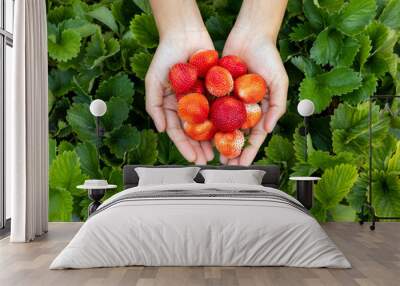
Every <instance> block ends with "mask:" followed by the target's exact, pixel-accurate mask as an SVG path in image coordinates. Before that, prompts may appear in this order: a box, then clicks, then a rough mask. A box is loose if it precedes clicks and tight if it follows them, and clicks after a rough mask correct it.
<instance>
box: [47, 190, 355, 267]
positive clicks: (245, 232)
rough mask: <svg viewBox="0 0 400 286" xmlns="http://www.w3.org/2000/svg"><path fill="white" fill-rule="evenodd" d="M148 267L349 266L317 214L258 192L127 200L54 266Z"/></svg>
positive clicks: (87, 228)
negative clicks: (264, 197)
mask: <svg viewBox="0 0 400 286" xmlns="http://www.w3.org/2000/svg"><path fill="white" fill-rule="evenodd" d="M207 188H214V189H218V190H265V191H268V192H273V193H276V194H278V195H283V196H285V197H287V198H290V199H291V200H292V201H295V200H294V199H293V198H291V197H289V196H288V195H286V194H285V193H283V192H281V191H279V190H276V189H272V188H266V187H262V186H254V185H238V184H235V185H233V184H207V185H206V184H180V185H164V186H146V187H143V186H142V187H135V188H131V189H127V190H125V191H123V192H121V193H119V194H116V195H115V196H113V197H111V198H110V199H108V200H107V201H106V202H104V203H103V205H102V206H100V209H101V208H102V207H103V206H107V205H108V204H109V203H112V202H113V201H115V200H116V199H118V198H120V197H121V196H124V195H127V194H129V193H130V192H144V191H150V190H151V191H155V190H159V191H162V190H199V191H201V190H204V189H207ZM127 265H145V266H194V265H198V266H200V265H203V266H206V265H209V266H210V265H214V266H241V265H243V266H244V265H246V266H294V267H334V268H349V267H351V266H350V263H349V262H348V261H347V259H346V258H345V257H344V255H343V254H342V252H341V251H340V250H338V248H337V247H336V245H335V244H334V243H333V242H332V241H331V240H330V238H329V237H328V236H327V234H326V233H325V232H324V230H323V229H322V228H321V226H320V225H319V224H318V222H317V221H315V219H314V218H312V217H311V216H310V215H308V214H306V213H304V212H302V211H301V210H299V209H297V208H295V207H293V206H291V205H288V204H283V203H278V202H274V201H266V200H262V199H257V198H248V199H246V198H240V199H237V198H229V197H228V198H197V197H196V198H183V199H179V198H160V199H158V198H153V199H142V200H137V201H136V200H132V201H122V202H119V203H116V204H114V205H110V206H109V207H108V208H105V207H104V210H103V211H100V212H99V213H97V214H95V215H94V216H92V217H91V218H89V219H88V220H87V222H86V223H85V224H84V225H83V226H82V227H81V229H80V230H79V232H78V233H77V234H76V236H75V237H74V238H73V239H72V241H71V242H70V243H69V244H68V246H67V247H65V249H64V250H63V251H62V252H61V253H60V254H59V255H58V256H57V257H56V259H55V260H54V261H53V262H52V264H51V265H50V269H63V268H91V267H113V266H127Z"/></svg>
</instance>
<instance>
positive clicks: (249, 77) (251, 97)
mask: <svg viewBox="0 0 400 286" xmlns="http://www.w3.org/2000/svg"><path fill="white" fill-rule="evenodd" d="M234 92H235V95H236V96H238V97H239V98H240V99H241V100H243V101H244V102H245V103H257V102H260V101H261V100H262V99H263V98H264V96H265V94H266V93H267V83H266V82H265V80H264V79H263V78H262V77H261V76H260V75H258V74H253V73H251V74H245V75H242V76H241V77H238V78H237V79H236V80H235V90H234Z"/></svg>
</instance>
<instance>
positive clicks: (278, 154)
mask: <svg viewBox="0 0 400 286" xmlns="http://www.w3.org/2000/svg"><path fill="white" fill-rule="evenodd" d="M328 2H329V3H328ZM328 2H327V1H313V0H304V1H301V0H290V1H289V4H288V8H287V13H286V17H285V20H284V23H283V26H282V29H281V32H280V36H279V39H278V44H279V49H280V53H281V57H282V59H283V60H284V62H285V67H286V70H287V73H288V75H289V79H290V87H289V95H288V111H287V113H286V115H285V116H284V117H283V118H282V119H281V120H280V121H279V124H278V126H277V127H276V128H275V130H274V133H273V134H272V135H270V136H268V139H267V140H266V141H265V143H264V147H263V148H261V149H260V151H259V154H258V156H257V158H256V160H255V164H278V165H280V166H281V170H282V179H281V189H282V190H284V191H286V192H287V193H290V194H293V192H294V190H295V186H294V185H293V183H292V182H291V181H289V179H288V178H289V176H291V175H312V174H313V175H318V176H321V177H322V179H321V180H320V181H319V182H318V183H317V185H316V188H315V197H316V199H315V203H314V207H313V209H312V213H313V215H314V216H316V218H317V219H318V220H320V221H331V220H334V221H342V220H345V221H354V220H355V219H356V218H357V215H358V214H359V212H360V208H361V205H362V204H363V203H364V202H365V200H366V196H367V193H366V191H367V184H368V177H367V174H368V173H367V172H368V140H369V139H368V138H369V137H368V111H369V109H368V108H369V106H368V97H369V96H370V95H372V94H385V95H387V94H396V93H397V94H399V91H400V64H399V54H400V43H399V35H400V34H399V33H400V16H399V15H400V1H393V0H392V1H377V2H376V1H375V0H351V1H349V3H346V4H343V3H342V2H343V1H328ZM198 4H199V7H200V10H201V13H202V16H203V18H204V20H205V23H206V26H207V29H208V31H209V33H210V35H211V36H212V38H213V41H214V44H215V47H216V49H217V50H219V51H221V49H222V48H223V45H224V41H225V39H226V37H227V35H228V33H229V31H230V29H231V27H232V25H233V22H234V20H235V17H236V15H237V13H238V11H239V8H240V5H241V1H238V0H226V1H210V0H203V1H198ZM361 4H362V5H361ZM347 19H351V21H347ZM349 22H351V24H348V23H349ZM346 23H347V24H346ZM157 44H158V32H157V28H156V25H155V22H154V19H153V16H152V14H151V9H150V6H149V4H148V2H147V1H146V0H116V1H106V0H104V1H89V0H87V1H82V0H49V1H48V49H49V121H50V134H49V136H50V144H49V146H50V182H49V183H50V197H49V199H50V209H49V219H50V220H52V221H70V220H84V219H86V217H87V206H88V205H89V203H90V201H89V199H88V198H87V194H86V192H85V191H82V190H78V189H77V188H76V186H77V185H79V184H81V183H82V182H83V181H84V180H85V179H87V178H104V179H106V180H108V182H109V183H111V184H117V185H118V186H119V188H118V189H117V190H116V191H115V192H118V191H120V190H121V185H122V171H121V170H122V166H123V165H125V164H187V162H186V161H185V160H184V159H183V157H182V156H181V155H180V154H179V152H178V151H177V149H176V147H175V146H174V145H173V144H172V142H171V141H170V140H169V138H168V136H167V135H166V134H163V133H162V134H160V133H157V131H156V129H155V128H154V126H153V123H152V121H151V119H150V117H149V116H148V115H147V113H146V111H145V107H144V96H145V92H144V82H143V79H144V76H145V74H146V71H147V68H148V66H149V64H150V62H151V60H152V56H153V54H154V52H155V49H156V48H157ZM93 99H102V100H104V101H105V102H106V103H107V107H108V110H107V113H106V114H105V115H104V117H102V118H101V125H102V126H103V127H104V138H103V140H102V141H101V142H99V141H98V139H97V137H96V125H95V119H94V117H93V116H92V115H91V113H90V111H89V104H90V102H91V101H92V100H93ZM299 99H310V100H312V101H313V102H314V104H315V107H316V114H315V115H314V116H313V117H312V118H310V122H309V123H310V134H309V135H308V137H307V140H308V156H307V158H305V156H304V146H305V144H304V143H305V142H304V140H305V139H304V138H305V137H303V136H301V135H300V134H299V132H298V130H299V128H301V126H302V124H303V123H302V122H303V121H302V118H301V117H300V116H299V115H298V114H297V111H296V106H297V103H298V101H299ZM389 108H390V111H389ZM399 112H400V102H398V101H397V102H396V101H392V100H389V101H385V100H382V101H381V100H378V101H377V103H376V104H374V105H373V108H372V122H373V124H372V133H373V138H374V140H373V148H374V150H375V152H374V157H373V162H374V164H373V172H372V174H373V176H372V181H373V186H374V188H373V192H374V193H373V194H374V198H375V199H374V207H375V208H376V211H377V214H378V215H385V216H399V215H400V177H399V174H400V143H399V138H400V117H399ZM96 144H100V160H98V154H97V150H96ZM211 164H218V158H217V157H216V158H215V160H214V161H213V162H211ZM115 192H108V193H107V197H109V196H111V195H112V194H114V193H115Z"/></svg>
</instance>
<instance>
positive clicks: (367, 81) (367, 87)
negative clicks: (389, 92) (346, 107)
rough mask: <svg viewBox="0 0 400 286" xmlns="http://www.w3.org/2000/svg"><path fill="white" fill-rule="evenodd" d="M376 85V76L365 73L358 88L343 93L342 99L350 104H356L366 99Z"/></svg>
mask: <svg viewBox="0 0 400 286" xmlns="http://www.w3.org/2000/svg"><path fill="white" fill-rule="evenodd" d="M377 86H378V82H377V78H376V77H375V76H374V75H373V74H367V75H366V76H365V77H364V78H363V81H362V84H361V86H360V88H358V89H356V90H354V91H352V92H350V93H347V94H344V95H343V96H342V99H343V100H344V101H346V102H348V103H350V104H357V103H360V102H363V101H366V100H368V98H369V97H370V96H372V95H373V94H374V93H375V91H376V88H377Z"/></svg>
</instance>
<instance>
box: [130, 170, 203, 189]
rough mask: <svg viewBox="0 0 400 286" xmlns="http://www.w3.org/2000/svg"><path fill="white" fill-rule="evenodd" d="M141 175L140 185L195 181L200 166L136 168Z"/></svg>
mask: <svg viewBox="0 0 400 286" xmlns="http://www.w3.org/2000/svg"><path fill="white" fill-rule="evenodd" d="M135 171H136V173H137V174H138V176H139V183H138V185H139V186H149V185H168V184H186V183H195V181H194V180H193V179H194V178H195V177H196V175H197V173H198V172H199V171H200V168H199V167H184V168H146V167H138V168H135Z"/></svg>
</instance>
